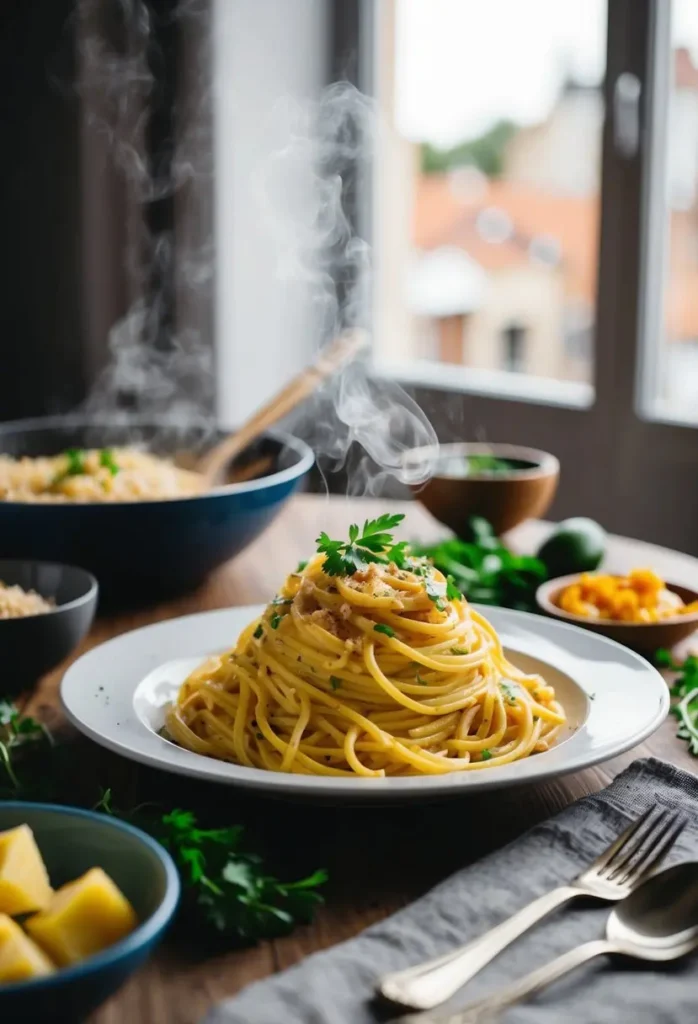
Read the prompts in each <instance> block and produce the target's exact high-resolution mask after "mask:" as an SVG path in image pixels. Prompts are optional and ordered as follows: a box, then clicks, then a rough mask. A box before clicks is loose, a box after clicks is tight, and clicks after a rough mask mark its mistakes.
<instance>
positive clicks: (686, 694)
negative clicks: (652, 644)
mask: <svg viewBox="0 0 698 1024" xmlns="http://www.w3.org/2000/svg"><path fill="white" fill-rule="evenodd" d="M656 661H657V664H658V665H660V666H661V667H662V668H668V669H671V671H672V672H677V673H678V675H677V677H676V678H675V680H674V682H673V684H672V685H671V686H670V687H669V693H670V695H671V696H672V697H673V698H674V701H675V703H674V706H673V707H672V709H671V713H672V715H674V717H675V718H677V719H678V721H679V726H678V729H677V731H676V735H677V737H678V738H679V739H680V740H685V741H686V742H687V743H688V751H689V753H690V754H693V756H694V757H698V657H697V656H696V655H695V654H689V656H688V657H687V658H686V660H685V661H684V662H677V661H674V659H673V658H672V656H671V653H670V652H669V651H665V650H661V651H657V654H656Z"/></svg>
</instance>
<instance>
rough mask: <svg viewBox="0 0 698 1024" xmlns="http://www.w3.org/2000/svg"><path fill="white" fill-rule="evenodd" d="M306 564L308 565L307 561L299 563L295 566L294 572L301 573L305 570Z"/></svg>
mask: <svg viewBox="0 0 698 1024" xmlns="http://www.w3.org/2000/svg"><path fill="white" fill-rule="evenodd" d="M307 564H308V560H307V559H306V560H305V561H304V562H299V563H298V565H297V566H296V572H303V570H304V569H305V567H306V565H307Z"/></svg>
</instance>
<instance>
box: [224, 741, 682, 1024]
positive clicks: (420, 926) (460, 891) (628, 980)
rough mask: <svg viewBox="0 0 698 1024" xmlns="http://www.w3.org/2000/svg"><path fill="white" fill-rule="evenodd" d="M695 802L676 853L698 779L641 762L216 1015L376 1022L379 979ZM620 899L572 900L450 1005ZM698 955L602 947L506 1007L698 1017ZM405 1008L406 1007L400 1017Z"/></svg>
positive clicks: (526, 965)
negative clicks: (650, 819) (637, 958)
mask: <svg viewBox="0 0 698 1024" xmlns="http://www.w3.org/2000/svg"><path fill="white" fill-rule="evenodd" d="M655 803H656V804H660V805H665V806H676V807H681V808H683V809H684V810H685V811H686V812H687V815H688V819H689V825H688V827H687V828H686V829H685V831H684V832H683V834H682V836H681V839H680V840H679V842H678V843H677V845H676V847H675V848H674V850H673V852H672V854H670V856H669V858H668V859H667V864H668V863H671V862H674V861H678V860H688V859H698V778H696V777H695V776H693V775H689V774H688V773H687V772H683V771H680V770H678V769H676V768H674V767H672V766H671V765H669V764H664V763H662V762H661V761H657V760H654V759H650V760H643V761H636V762H635V763H634V764H633V765H631V767H630V768H628V769H627V770H626V771H625V772H623V773H622V774H621V775H619V776H618V778H616V779H615V781H614V782H613V783H612V785H610V786H609V787H608V788H607V789H605V790H603V791H602V792H600V793H596V794H594V795H592V796H587V797H585V798H584V799H582V800H579V801H578V802H577V803H575V804H572V805H571V806H570V807H568V808H566V809H565V810H564V811H563V812H562V813H561V814H559V815H557V817H555V818H552V819H550V820H549V821H546V822H543V823H542V824H540V825H537V826H536V827H535V828H533V829H532V830H531V831H530V832H528V833H526V835H524V836H522V837H521V838H520V839H517V840H516V841H515V842H513V843H511V844H510V845H509V846H507V847H505V848H504V849H502V850H500V851H498V852H497V853H495V854H493V855H491V856H489V857H487V858H485V859H484V860H482V861H480V862H478V863H476V864H473V865H472V866H470V867H468V868H465V869H463V870H462V871H459V872H457V873H456V874H455V875H452V876H451V877H450V878H448V879H446V881H444V882H442V883H441V884H440V885H438V886H436V888H434V889H432V890H431V891H430V892H428V893H427V894H426V895H425V896H423V897H422V898H421V899H419V900H417V902H416V903H413V904H412V905H411V906H409V907H407V908H406V909H404V910H402V911H400V912H399V913H397V914H394V915H393V916H392V917H389V918H387V919H386V920H384V921H381V922H380V923H379V924H377V925H374V926H373V927H371V928H369V929H367V930H366V931H365V932H363V933H362V934H361V935H359V936H358V937H357V938H355V939H351V940H350V941H348V942H344V943H342V944H341V945H338V946H335V947H333V948H332V949H331V950H329V951H327V952H325V953H317V954H315V955H313V956H310V957H308V958H307V959H306V960H304V961H303V962H302V963H300V964H298V965H297V966H295V967H293V968H291V969H290V970H287V971H284V972H283V973H282V974H279V975H276V976H275V977H274V978H271V979H269V980H267V981H262V982H258V983H256V984H254V985H250V986H249V987H248V988H246V989H244V990H243V991H242V993H241V994H240V995H239V996H237V997H236V998H234V999H231V1000H229V1001H227V1002H225V1003H223V1004H222V1005H221V1006H218V1007H216V1008H215V1009H213V1010H211V1011H210V1012H209V1013H208V1015H207V1016H206V1018H205V1021H204V1024H376V1022H377V1021H384V1020H385V1019H386V1014H385V1010H383V1011H380V1010H379V1009H377V1008H376V1006H375V1005H374V1004H373V1002H372V996H373V990H374V985H375V982H376V979H377V977H378V976H379V975H381V974H384V973H385V972H387V971H392V970H397V969H399V968H403V967H407V966H409V965H411V964H413V963H416V962H418V961H420V960H424V959H426V958H428V957H432V956H436V955H437V954H440V953H444V952H446V951H447V950H449V949H452V948H453V947H454V946H456V945H458V944H460V943H464V942H466V941H468V940H469V939H472V938H475V937H476V936H477V935H481V934H482V933H483V932H484V931H486V930H487V929H489V928H491V927H492V926H493V925H495V924H498V923H499V922H500V921H502V920H504V919H505V918H506V917H508V916H510V915H511V914H512V913H514V912H515V911H516V910H518V909H520V908H521V907H523V906H524V905H525V904H526V903H528V902H529V901H530V900H532V899H534V898H535V897H537V896H540V895H541V894H542V893H544V892H546V891H547V890H549V889H552V888H554V887H555V886H557V885H560V884H562V883H565V882H568V881H570V880H571V879H572V878H574V876H575V875H576V874H577V873H578V872H579V870H580V868H582V867H583V866H584V865H586V864H588V863H589V862H590V861H591V860H593V858H594V857H596V856H597V855H598V854H599V853H600V852H601V850H602V849H603V848H604V847H605V846H607V845H608V844H609V843H610V842H611V841H612V840H613V838H614V837H615V836H617V835H618V834H619V833H620V832H621V831H622V830H623V829H624V828H625V827H627V825H628V822H629V819H632V818H634V817H635V816H636V815H638V814H639V813H640V812H642V811H643V810H645V809H646V808H647V807H649V806H650V805H652V804H655ZM608 913H609V908H608V906H607V905H606V906H604V905H602V904H598V905H594V906H593V907H588V906H587V907H583V906H577V905H575V904H572V905H570V906H569V907H568V908H565V909H561V910H559V911H557V912H556V913H555V914H554V915H552V916H551V917H549V918H548V919H547V920H546V921H544V922H542V923H541V924H539V925H538V926H537V927H536V928H535V929H533V930H532V931H530V932H528V933H527V934H526V935H525V936H523V937H522V938H520V939H519V940H518V941H517V942H515V943H514V944H513V945H512V946H510V947H509V948H508V949H507V950H505V951H504V952H503V953H502V954H501V955H500V956H499V957H497V958H496V959H495V960H494V962H493V963H492V964H490V965H489V966H488V967H487V968H485V969H484V970H483V971H482V972H481V974H479V975H478V976H477V977H476V978H475V979H474V980H473V981H471V982H470V983H469V985H468V986H467V988H465V989H463V990H462V991H461V992H460V993H459V994H458V996H456V997H454V999H453V1000H452V1001H451V1002H450V1003H449V1004H448V1006H449V1007H456V1006H460V1005H465V1004H466V1003H469V1002H471V1001H472V1000H473V999H478V998H481V997H482V996H484V995H486V994H488V993H489V992H492V991H493V990H495V989H497V988H498V987H501V986H502V985H504V984H506V983H508V982H510V981H512V980H513V979H515V978H517V977H519V976H521V975H522V974H524V973H526V972H527V971H529V970H531V969H533V968H534V967H537V966H539V965H540V964H542V963H545V962H546V961H548V960H550V959H552V958H553V957H555V956H558V955H559V954H560V953H562V952H564V951H565V950H567V949H570V948H571V947H573V946H575V945H578V944H579V943H582V942H586V941H588V940H589V939H593V938H597V937H600V936H602V935H603V933H604V924H605V920H606V917H607V916H608ZM697 1007H698V956H696V957H695V958H693V959H691V958H688V959H686V960H684V961H679V962H678V963H675V964H672V965H670V966H668V967H663V968H662V969H660V970H657V969H654V968H653V966H652V965H647V964H643V965H641V966H635V965H628V963H627V962H626V963H624V964H623V963H620V962H613V961H611V960H609V959H608V958H599V959H597V960H595V961H592V962H591V963H590V964H588V965H587V966H586V967H583V968H579V969H578V970H576V971H575V972H574V973H572V974H570V975H569V976H568V977H567V978H565V979H564V980H561V981H559V982H558V983H557V984H555V985H554V986H552V987H551V988H550V989H548V990H546V991H545V992H543V993H541V994H540V995H539V996H538V997H537V998H536V999H535V1000H532V1001H530V1002H529V1003H527V1004H525V1005H523V1006H519V1007H515V1008H512V1009H510V1010H509V1011H508V1013H507V1014H505V1016H504V1018H503V1019H504V1020H505V1021H507V1022H512V1024H514V1022H519V1024H534V1022H535V1024H548V1022H551V1024H552V1022H554V1024H560V1022H564V1024H577V1022H579V1024H582V1022H583V1024H606V1022H608V1024H611V1022H612V1024H619V1022H632V1024H635V1022H645V1021H646V1022H648V1024H649V1022H651V1024H665V1022H666V1024H669V1022H671V1024H673V1022H676V1024H679V1022H680V1024H686V1022H687V1021H692V1020H696V1019H698V1009H697ZM397 1015H398V1014H397V1013H395V1016H397Z"/></svg>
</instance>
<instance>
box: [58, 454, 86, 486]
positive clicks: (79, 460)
mask: <svg viewBox="0 0 698 1024" xmlns="http://www.w3.org/2000/svg"><path fill="white" fill-rule="evenodd" d="M85 454H86V453H85V452H84V451H83V450H82V448H67V449H66V450H65V451H64V452H63V456H64V458H65V460H66V464H65V467H64V468H63V469H62V470H61V471H60V473H57V474H56V476H55V477H54V478H53V483H54V484H58V483H60V482H61V480H65V479H66V477H69V476H83V475H84V473H85Z"/></svg>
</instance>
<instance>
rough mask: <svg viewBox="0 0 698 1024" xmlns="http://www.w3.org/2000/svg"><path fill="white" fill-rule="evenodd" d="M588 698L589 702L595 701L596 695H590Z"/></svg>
mask: <svg viewBox="0 0 698 1024" xmlns="http://www.w3.org/2000/svg"><path fill="white" fill-rule="evenodd" d="M588 696H589V700H596V694H595V693H590V694H589V695H588Z"/></svg>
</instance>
